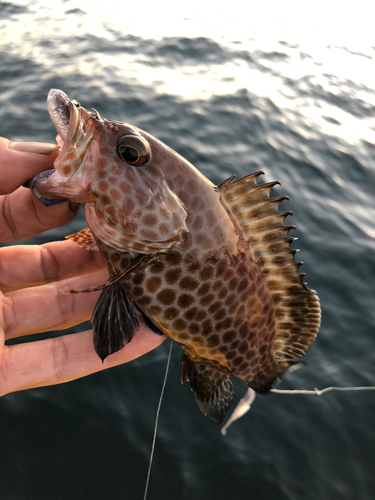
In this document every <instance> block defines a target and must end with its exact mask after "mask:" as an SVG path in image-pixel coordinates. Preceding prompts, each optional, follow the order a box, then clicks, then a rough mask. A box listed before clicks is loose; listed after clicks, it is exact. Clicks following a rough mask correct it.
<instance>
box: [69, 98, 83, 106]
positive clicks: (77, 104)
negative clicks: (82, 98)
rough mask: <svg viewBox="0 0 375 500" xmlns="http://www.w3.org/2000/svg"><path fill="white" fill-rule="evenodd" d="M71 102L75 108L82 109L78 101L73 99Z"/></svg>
mask: <svg viewBox="0 0 375 500" xmlns="http://www.w3.org/2000/svg"><path fill="white" fill-rule="evenodd" d="M71 102H72V104H74V106H75V107H76V108H80V107H81V105H80V103H79V102H78V101H76V100H75V99H72V101H71Z"/></svg>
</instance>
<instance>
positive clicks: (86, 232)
mask: <svg viewBox="0 0 375 500" xmlns="http://www.w3.org/2000/svg"><path fill="white" fill-rule="evenodd" d="M65 238H66V239H67V240H72V241H74V243H77V245H78V246H79V247H81V248H84V249H85V250H96V251H99V248H98V245H97V244H96V241H95V239H94V237H93V235H92V232H91V230H90V229H89V228H88V227H86V228H85V229H82V231H79V232H78V233H75V234H69V235H68V236H65Z"/></svg>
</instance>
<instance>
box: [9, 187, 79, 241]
mask: <svg viewBox="0 0 375 500" xmlns="http://www.w3.org/2000/svg"><path fill="white" fill-rule="evenodd" d="M78 207H79V205H77V204H74V205H72V204H70V203H69V202H66V203H62V204H61V205H54V206H50V207H46V206H44V205H43V204H42V203H41V202H40V201H38V200H37V199H36V198H34V196H33V195H32V194H31V192H30V190H29V189H27V188H23V187H20V188H18V189H17V190H16V191H15V192H14V193H11V194H8V195H5V196H0V240H1V241H18V240H23V239H26V238H31V237H32V236H35V235H36V234H40V233H42V232H44V231H47V230H49V229H52V228H54V227H58V226H64V225H65V224H68V223H69V222H71V221H72V220H73V219H74V217H75V216H76V215H77V213H78Z"/></svg>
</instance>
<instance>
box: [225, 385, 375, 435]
mask: <svg viewBox="0 0 375 500" xmlns="http://www.w3.org/2000/svg"><path fill="white" fill-rule="evenodd" d="M329 391H343V392H344V391H375V386H371V385H368V386H360V387H326V388H325V389H318V388H317V387H314V390H305V389H271V390H270V392H275V393H277V394H315V396H321V395H322V394H324V393H325V392H329ZM254 399H255V391H254V390H253V389H251V387H249V389H248V390H247V392H246V394H245V395H244V397H243V398H242V399H241V400H240V402H239V403H238V405H237V406H236V408H235V409H234V410H233V412H232V414H231V415H230V417H229V419H228V420H227V422H226V424H225V425H223V427H222V428H221V430H220V432H221V434H222V435H223V436H225V435H226V433H227V430H228V427H230V426H231V425H232V424H233V422H235V421H236V420H238V419H239V418H241V417H243V416H244V415H245V413H247V412H248V411H249V410H250V407H251V404H252V402H253V401H254Z"/></svg>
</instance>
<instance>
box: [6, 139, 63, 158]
mask: <svg viewBox="0 0 375 500" xmlns="http://www.w3.org/2000/svg"><path fill="white" fill-rule="evenodd" d="M9 148H10V149H14V150H15V151H20V152H21V153H34V154H38V155H50V154H52V153H54V152H55V151H58V150H59V146H58V145H57V144H48V143H47V142H11V143H10V144H9Z"/></svg>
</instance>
